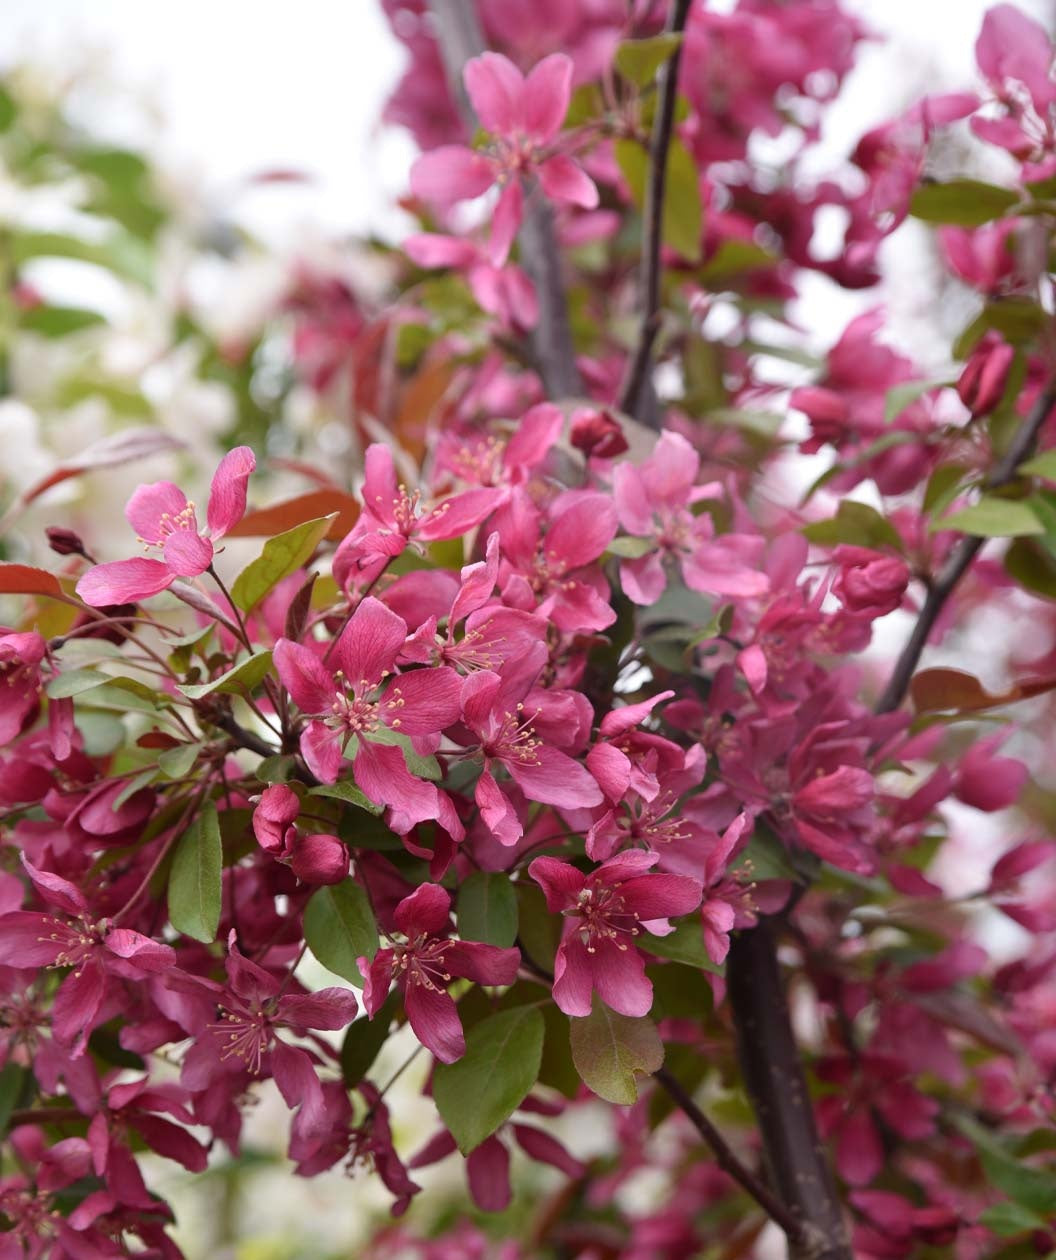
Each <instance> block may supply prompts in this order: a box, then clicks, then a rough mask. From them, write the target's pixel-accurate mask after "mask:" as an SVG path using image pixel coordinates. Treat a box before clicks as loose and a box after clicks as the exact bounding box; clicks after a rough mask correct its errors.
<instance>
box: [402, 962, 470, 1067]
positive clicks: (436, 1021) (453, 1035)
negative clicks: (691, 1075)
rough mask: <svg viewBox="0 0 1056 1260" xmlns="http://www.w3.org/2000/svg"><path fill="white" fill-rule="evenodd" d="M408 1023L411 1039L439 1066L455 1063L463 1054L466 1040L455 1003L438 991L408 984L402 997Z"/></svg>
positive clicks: (447, 995)
mask: <svg viewBox="0 0 1056 1260" xmlns="http://www.w3.org/2000/svg"><path fill="white" fill-rule="evenodd" d="M404 1006H405V1007H406V1010H407V1022H408V1023H409V1024H410V1025H411V1028H412V1030H413V1032H414V1035H415V1036H416V1037H417V1038H418V1040H419V1041H420V1042H421V1043H422V1045H423V1046H425V1048H426V1049H427V1050H430V1051H432V1053H433V1054H434V1055H435V1056H436V1058H438V1059H439V1060H440V1062H441V1063H454V1062H455V1060H456V1059H461V1057H462V1056H463V1055H464V1054H465V1053H466V1038H465V1035H464V1034H463V1032H462V1024H461V1021H460V1020H459V1018H458V1011H457V1009H456V1008H455V1003H454V999H453V998H452V997H451V995H450V994H449V993H447V992H446V991H444V990H440V989H427V988H425V987H424V986H423V985H420V984H416V983H415V982H414V981H413V980H412V981H409V982H408V985H407V992H406V995H405V997H404Z"/></svg>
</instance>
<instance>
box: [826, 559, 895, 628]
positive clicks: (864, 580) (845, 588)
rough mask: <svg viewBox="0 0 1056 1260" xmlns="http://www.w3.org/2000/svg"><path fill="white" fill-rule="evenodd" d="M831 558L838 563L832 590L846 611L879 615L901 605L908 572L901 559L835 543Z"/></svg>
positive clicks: (861, 614)
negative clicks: (835, 546) (837, 545)
mask: <svg viewBox="0 0 1056 1260" xmlns="http://www.w3.org/2000/svg"><path fill="white" fill-rule="evenodd" d="M832 558H833V561H834V562H835V563H836V564H837V565H839V572H838V573H837V575H836V580H835V581H834V582H833V584H832V591H833V594H834V595H835V596H836V597H837V599H839V601H840V603H841V604H843V606H844V608H846V609H847V611H848V612H849V613H853V614H855V615H856V616H860V617H868V618H874V617H883V616H884V615H885V614H886V613H889V612H894V611H895V609H896V608H898V607H899V606H900V605H901V603H902V597H903V595H905V593H906V587H907V586H908V585H909V576H910V575H909V566H908V565H907V564H906V562H905V561H904V560H902V559H900V558H899V557H898V556H887V555H884V554H883V553H882V552H879V551H873V550H871V549H870V548H868V547H853V546H850V545H849V544H841V545H840V546H839V547H837V548H836V550H835V551H834V552H833V553H832Z"/></svg>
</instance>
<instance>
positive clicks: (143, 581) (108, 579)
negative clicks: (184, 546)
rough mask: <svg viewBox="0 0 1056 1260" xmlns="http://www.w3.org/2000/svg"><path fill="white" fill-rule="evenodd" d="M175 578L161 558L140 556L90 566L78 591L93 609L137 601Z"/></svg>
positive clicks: (78, 584) (165, 585) (169, 583)
mask: <svg viewBox="0 0 1056 1260" xmlns="http://www.w3.org/2000/svg"><path fill="white" fill-rule="evenodd" d="M175 577H176V574H175V573H173V571H172V570H171V569H170V568H169V566H168V565H167V564H164V563H162V561H161V560H148V559H147V558H146V557H145V556H143V557H139V556H137V557H136V558H135V559H133V560H115V561H113V562H112V563H111V564H97V565H96V566H95V568H94V569H89V570H88V572H87V573H85V574H84V576H83V577H82V578H81V579H80V581H79V582H78V583H77V594H78V595H79V596H80V597H81V599H83V600H84V602H85V603H86V604H90V605H91V606H92V607H93V608H107V607H109V606H110V605H111V604H135V603H138V602H139V601H140V600H141V599H148V598H149V597H150V596H151V595H157V594H158V592H159V591H163V590H165V589H166V588H167V587H169V586H171V585H172V583H173V581H174V579H175Z"/></svg>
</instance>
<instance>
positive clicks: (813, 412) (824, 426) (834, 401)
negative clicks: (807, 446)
mask: <svg viewBox="0 0 1056 1260" xmlns="http://www.w3.org/2000/svg"><path fill="white" fill-rule="evenodd" d="M789 402H790V403H791V405H792V406H793V407H795V408H796V409H797V410H798V411H802V412H803V413H804V415H806V417H807V419H808V420H809V421H810V427H811V431H812V433H813V435H814V437H816V438H818V439H819V440H820V441H822V442H834V443H836V442H840V441H842V440H843V437H844V435H845V433H846V429H847V421H848V419H849V418H850V409H849V408H848V406H847V401H846V399H844V398H843V397H841V395H839V394H837V393H835V392H834V391H833V390H831V389H823V388H822V387H821V386H820V385H805V386H804V387H803V388H802V389H794V390H793V391H792V395H791V397H790V398H789Z"/></svg>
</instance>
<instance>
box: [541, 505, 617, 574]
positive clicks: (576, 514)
mask: <svg viewBox="0 0 1056 1260" xmlns="http://www.w3.org/2000/svg"><path fill="white" fill-rule="evenodd" d="M616 528H617V520H616V509H615V508H614V507H613V505H612V500H611V499H610V498H609V496H608V495H605V494H596V493H594V492H593V491H584V492H583V493H580V494H577V495H576V497H575V499H573V500H572V502H571V503H569V505H568V506H567V507H566V508H564V509H563V510H561V511H560V512H559V513H558V514H557V515H556V516H555V517H554V520H553V523H552V524H551V526H550V529H549V531H548V533H547V535H546V557H547V560H548V561H549V562H550V563H551V564H555V565H564V566H565V567H566V568H568V569H578V568H581V567H582V566H583V565H586V564H590V563H592V562H593V561H594V560H597V558H598V557H599V556H600V555H601V553H602V552H603V551H604V550H605V548H606V547H607V546H608V545H609V543H610V542H612V540H613V538H614V537H615V536H616Z"/></svg>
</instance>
